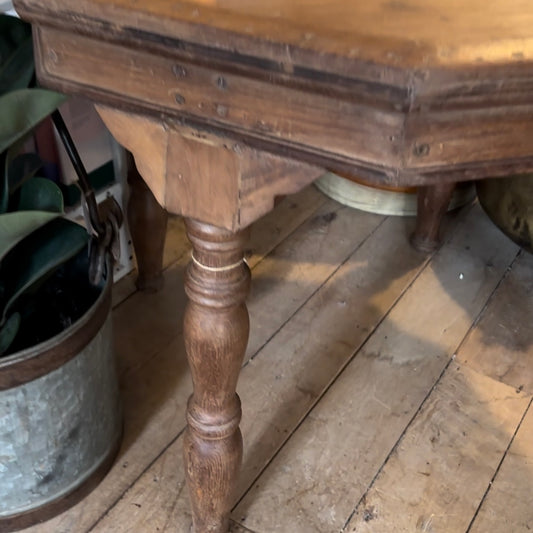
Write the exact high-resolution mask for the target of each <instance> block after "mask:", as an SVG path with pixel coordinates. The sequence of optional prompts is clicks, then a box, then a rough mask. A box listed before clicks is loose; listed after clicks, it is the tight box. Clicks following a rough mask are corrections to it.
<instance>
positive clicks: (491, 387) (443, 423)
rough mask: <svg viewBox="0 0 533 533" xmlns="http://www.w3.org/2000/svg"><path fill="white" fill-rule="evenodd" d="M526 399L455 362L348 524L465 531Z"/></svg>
mask: <svg viewBox="0 0 533 533" xmlns="http://www.w3.org/2000/svg"><path fill="white" fill-rule="evenodd" d="M528 404H529V398H528V397H527V396H525V395H524V394H522V393H520V392H517V391H516V390H515V389H513V388H512V387H509V386H507V385H504V384H502V383H499V382H497V381H494V380H492V379H490V378H487V377H485V376H482V375H481V374H477V373H476V372H474V371H473V370H470V369H468V368H467V367H461V366H459V365H457V364H455V363H452V364H451V365H450V366H449V367H448V368H447V369H446V372H445V374H444V375H443V377H442V379H441V380H440V381H439V383H438V384H437V387H436V388H435V390H434V391H433V392H432V393H431V395H430V396H429V398H428V399H427V401H426V402H425V403H424V405H423V407H422V409H421V411H420V413H418V414H417V416H416V418H415V420H414V421H413V423H412V424H411V425H410V427H409V428H408V431H407V433H406V434H405V435H404V436H403V438H402V440H401V441H400V443H399V444H398V446H397V447H396V448H395V450H394V452H393V454H392V456H391V457H390V459H389V460H388V461H387V463H386V464H385V466H384V468H383V470H382V471H381V472H380V474H379V476H378V478H377V479H376V481H375V482H374V484H373V485H372V487H371V489H370V491H369V492H368V493H367V494H366V495H365V497H364V498H363V500H362V501H361V503H360V505H359V507H358V509H357V510H356V513H355V515H354V517H353V518H352V520H351V521H350V523H349V524H348V526H347V527H346V531H347V532H348V533H355V532H356V531H357V533H365V532H375V531H382V532H383V533H400V532H405V533H412V532H415V531H421V532H422V531H423V532H431V531H435V532H437V531H450V532H451V531H466V530H467V528H468V524H469V523H470V520H471V517H472V516H473V515H474V513H475V511H476V508H477V507H478V505H479V503H480V501H481V499H482V497H483V494H484V493H485V489H486V488H487V486H488V485H489V483H490V481H491V479H492V476H493V475H494V472H495V471H496V468H497V466H498V464H499V462H500V460H501V458H502V455H503V454H504V452H505V449H506V448H507V446H508V444H509V442H510V441H511V439H512V436H513V434H514V432H515V430H516V428H517V426H518V424H519V422H520V419H521V417H522V415H523V413H524V411H525V410H526V409H527V406H528ZM485 531H493V530H492V528H489V529H487V530H485Z"/></svg>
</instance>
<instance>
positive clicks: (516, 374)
mask: <svg viewBox="0 0 533 533" xmlns="http://www.w3.org/2000/svg"><path fill="white" fill-rule="evenodd" d="M532 296H533V256H531V255H529V254H526V253H522V254H521V255H520V256H519V257H518V259H517V260H516V262H515V263H514V265H513V268H512V270H511V271H510V272H509V273H508V275H507V276H506V278H505V279H504V281H503V282H502V284H501V286H500V287H499V288H498V291H497V292H496V294H495V295H494V298H493V299H492V300H491V302H490V303H489V305H488V307H487V309H486V310H485V312H484V313H483V316H482V317H481V320H480V321H479V323H478V324H477V325H476V328H475V329H474V330H473V331H472V334H471V339H469V342H468V344H467V346H465V349H464V350H461V353H460V354H459V360H460V361H461V362H462V363H464V364H467V365H468V366H469V367H471V368H473V369H474V370H477V371H478V372H481V373H482V374H486V375H487V376H491V377H492V378H494V379H497V380H499V381H502V382H503V383H506V384H507V385H510V386H512V387H516V388H519V389H523V390H524V391H527V392H530V393H531V392H533V373H532V372H531V371H530V369H531V368H532V367H533V328H532V327H531V317H532V316H533V298H532Z"/></svg>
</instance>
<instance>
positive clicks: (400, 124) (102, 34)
mask: <svg viewBox="0 0 533 533" xmlns="http://www.w3.org/2000/svg"><path fill="white" fill-rule="evenodd" d="M15 4H16V7H17V9H18V10H19V12H20V13H21V15H22V16H23V17H25V18H27V19H28V20H30V21H31V22H33V23H34V25H35V37H36V52H37V68H38V76H39V79H40V80H41V82H42V83H43V84H44V85H47V86H50V87H53V88H56V89H60V90H63V91H65V92H67V93H73V94H80V95H83V96H87V97H89V98H91V99H93V100H94V101H95V102H97V109H98V111H99V113H100V115H101V116H102V118H103V120H104V121H105V123H106V124H107V126H108V127H109V129H110V130H111V132H112V133H113V135H114V136H115V137H116V138H117V140H118V141H119V142H120V143H122V144H123V145H124V146H125V147H127V148H128V149H129V150H130V151H131V152H132V153H133V154H134V157H135V161H136V164H137V167H138V169H139V171H140V173H141V175H142V176H143V178H144V180H145V181H146V183H147V184H148V185H149V188H150V189H151V191H152V193H153V194H154V196H155V198H156V199H157V201H158V202H159V203H160V204H161V205H162V206H164V207H165V208H166V209H167V210H168V211H170V212H173V213H177V214H180V215H183V216H184V217H186V219H187V220H186V221H187V231H188V235H189V238H190V240H191V242H192V244H193V257H192V260H191V263H190V265H189V268H188V272H187V276H186V282H185V284H186V291H187V294H188V296H189V303H188V307H187V310H186V315H185V325H184V331H185V342H186V348H187V354H188V359H189V363H190V366H191V370H192V375H193V382H194V394H193V395H192V396H191V399H190V401H189V405H188V410H187V421H188V430H187V436H186V439H185V441H186V442H185V456H184V457H185V462H186V465H187V468H186V470H187V477H188V484H189V490H190V494H191V501H192V507H193V517H194V518H193V520H194V528H195V531H196V532H197V533H204V532H223V531H225V530H226V529H227V524H228V516H229V511H230V509H231V506H232V504H233V495H232V489H233V487H234V486H235V480H236V477H237V475H238V470H239V465H240V461H241V455H242V439H241V435H240V431H239V421H240V403H239V399H238V397H237V395H236V393H235V389H236V383H237V378H238V374H239V370H240V366H241V362H242V358H243V356H244V351H245V348H246V342H247V338H248V329H249V324H248V314H247V310H246V305H245V298H246V294H247V291H248V287H249V282H250V273H249V270H248V267H247V266H246V264H245V262H244V261H243V246H244V243H245V239H246V228H247V227H248V226H249V225H250V224H251V223H252V222H253V221H254V220H257V219H258V218H259V217H261V216H262V215H264V214H265V213H267V212H268V211H270V210H271V209H272V207H273V204H274V199H275V198H276V197H277V196H280V195H285V194H290V193H293V192H296V191H298V190H300V189H301V188H302V187H304V186H305V185H307V184H309V183H311V182H312V181H313V180H315V179H316V178H317V177H319V176H320V175H321V174H322V173H323V171H324V169H328V170H333V171H335V170H337V171H348V172H353V173H357V174H359V175H361V176H363V177H364V178H366V180H368V181H370V182H372V183H376V184H385V185H417V186H419V187H420V189H419V190H420V193H419V220H418V225H417V231H416V232H415V236H414V241H415V244H417V245H418V247H419V248H422V249H424V248H431V247H433V246H434V245H435V242H436V240H437V236H438V225H439V221H440V217H441V216H442V213H443V212H444V210H445V207H446V204H447V201H448V199H449V197H450V195H451V192H452V189H453V186H454V184H455V183H456V182H457V181H463V180H470V179H480V178H486V177H489V176H505V175H509V174H513V173H518V172H525V171H531V170H533V120H532V119H533V91H532V90H531V89H532V88H533V63H532V58H533V30H531V28H533V11H532V8H531V7H530V5H529V3H528V2H526V1H525V0H517V1H516V2H514V3H513V5H512V6H509V4H508V3H507V2H505V1H504V0H492V1H491V2H490V7H487V6H486V2H482V1H481V0H473V1H472V2H469V3H468V5H467V6H464V5H463V3H457V5H455V4H456V3H455V2H453V1H450V0H447V1H444V0H425V1H422V0H405V1H403V2H384V3H379V4H378V3H362V2H351V1H348V0H330V1H329V2H321V1H318V0H292V1H288V0H272V1H271V2H261V1H256V0H255V1H252V0H220V1H218V2H216V1H211V0H190V1H188V2H183V1H170V0H157V1H156V0H154V1H153V2H149V3H148V2H146V3H145V5H138V2H135V1H134V0H112V1H104V0H54V1H51V2H47V3H43V2H40V1H38V0H18V1H16V2H15ZM45 4H46V5H45ZM362 4H365V5H362ZM367 4H368V5H367ZM459 8H461V9H459ZM132 176H135V173H132ZM132 181H133V182H135V183H137V186H136V187H138V180H135V178H134V177H133V178H132ZM139 195H140V196H139V197H142V196H143V193H142V192H141V193H139ZM143 205H144V204H143V200H142V199H141V200H138V199H137V197H136V196H135V195H134V201H133V206H134V207H133V209H132V211H133V212H134V213H133V216H134V219H135V215H136V216H137V218H136V219H135V220H136V222H135V224H134V225H135V226H139V225H140V226H142V225H143V224H145V223H146V219H147V218H154V216H152V215H150V213H151V212H152V213H153V209H152V210H150V209H147V210H145V206H144V207H143ZM155 218H156V219H157V222H158V226H159V234H161V233H162V232H163V231H164V227H165V220H164V217H162V216H161V215H160V214H156V215H155ZM152 240H153V241H154V242H155V243H156V244H155V245H154V247H155V249H160V248H161V245H162V241H161V238H160V235H159V237H158V236H157V235H155V236H154V237H152ZM147 249H148V250H150V246H148V248H147ZM146 264H147V265H148V266H147V267H146V269H147V270H154V269H155V270H157V260H154V258H153V257H152V258H150V257H149V258H148V260H147V263H146ZM154 264H155V267H154V266H153V265H154ZM143 283H144V282H143ZM143 283H141V285H143Z"/></svg>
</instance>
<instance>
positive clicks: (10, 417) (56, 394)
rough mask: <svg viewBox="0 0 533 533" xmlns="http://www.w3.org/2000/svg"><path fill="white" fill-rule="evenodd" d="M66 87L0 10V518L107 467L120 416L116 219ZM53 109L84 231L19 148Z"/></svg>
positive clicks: (32, 508)
mask: <svg viewBox="0 0 533 533" xmlns="http://www.w3.org/2000/svg"><path fill="white" fill-rule="evenodd" d="M63 100H64V97H63V96H62V95H60V94H57V93H54V92H51V91H45V90H43V89H39V88H36V87H34V66H33V51H32V41H31V28H30V27H29V25H27V24H26V23H24V22H22V21H20V20H19V19H17V18H14V17H9V16H7V15H0V117H1V118H0V530H2V531H9V530H14V529H19V528H21V527H26V526H28V525H31V524H33V523H35V522H39V521H42V520H46V519H47V518H49V517H50V516H52V515H54V514H56V513H57V512H59V511H61V510H62V509H64V508H66V507H67V506H69V505H71V504H73V503H74V502H75V501H77V499H79V498H80V497H81V496H82V495H83V494H84V493H85V492H86V491H87V490H90V488H92V487H93V486H94V484H95V483H96V482H98V481H99V480H100V478H101V477H103V475H105V473H106V471H107V470H108V469H109V467H110V465H111V463H112V461H113V459H114V457H115V455H116V453H117V451H118V447H119V442H120V436H121V418H120V409H119V405H118V396H119V395H118V385H117V379H116V375H115V368H114V359H113V353H112V344H111V333H110V331H111V330H110V328H111V321H110V303H111V296H110V294H111V284H112V269H111V262H110V260H109V253H107V250H108V249H109V246H110V244H111V242H112V238H113V232H114V231H116V227H117V225H118V223H119V218H120V217H119V213H117V211H116V209H115V208H114V206H112V208H111V209H110V212H109V216H108V218H107V220H106V219H105V218H103V217H102V214H101V213H99V212H98V210H97V209H96V204H95V203H94V196H93V195H91V191H90V189H89V188H88V185H87V182H86V180H85V178H86V176H85V172H84V169H83V165H82V164H81V161H80V160H79V157H78V156H77V153H76V150H75V148H74V146H73V144H72V142H71V139H70V137H69V135H68V131H66V128H65V126H64V124H63V122H62V120H61V117H60V115H59V114H58V113H57V111H56V109H57V107H58V106H59V105H60V104H61V103H62V101H63ZM50 114H53V116H54V123H55V124H56V126H57V127H58V128H59V132H60V135H61V137H62V138H63V140H64V141H65V143H66V147H67V150H68V151H69V155H71V158H72V160H73V162H74V164H75V166H76V167H77V171H78V175H79V176H80V178H81V182H82V189H83V192H84V197H85V198H86V199H88V204H87V205H88V209H86V211H88V212H90V217H88V219H89V220H90V223H89V230H90V233H91V236H89V233H88V231H87V230H86V229H85V228H84V227H82V226H80V225H78V224H77V223H75V222H72V221H70V220H67V219H66V218H64V216H63V214H64V212H63V211H64V207H63V197H62V193H61V189H60V188H59V187H58V185H57V184H55V183H53V182H52V181H50V180H48V179H45V178H42V177H39V169H40V168H41V166H42V161H41V160H40V158H39V157H38V156H37V155H36V154H34V153H29V154H28V153H23V150H22V147H23V143H24V141H25V139H26V137H27V135H28V134H29V133H31V132H32V130H33V129H34V127H35V126H36V125H37V124H39V123H40V122H41V121H42V120H43V119H44V118H45V117H47V116H48V115H50Z"/></svg>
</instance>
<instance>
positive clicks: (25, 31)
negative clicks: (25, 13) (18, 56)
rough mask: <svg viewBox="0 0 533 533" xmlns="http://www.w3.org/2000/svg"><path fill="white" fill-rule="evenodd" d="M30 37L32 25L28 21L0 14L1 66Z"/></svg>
mask: <svg viewBox="0 0 533 533" xmlns="http://www.w3.org/2000/svg"><path fill="white" fill-rule="evenodd" d="M28 37H31V26H30V25H29V24H28V23H27V22H24V21H23V20H20V19H19V18H17V17H12V16H10V15H5V14H0V67H1V66H3V65H4V63H6V62H7V61H8V60H9V58H10V57H11V55H12V54H13V52H14V51H15V50H16V49H17V48H18V47H19V46H20V44H21V43H23V42H24V41H25V40H26V39H28Z"/></svg>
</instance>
